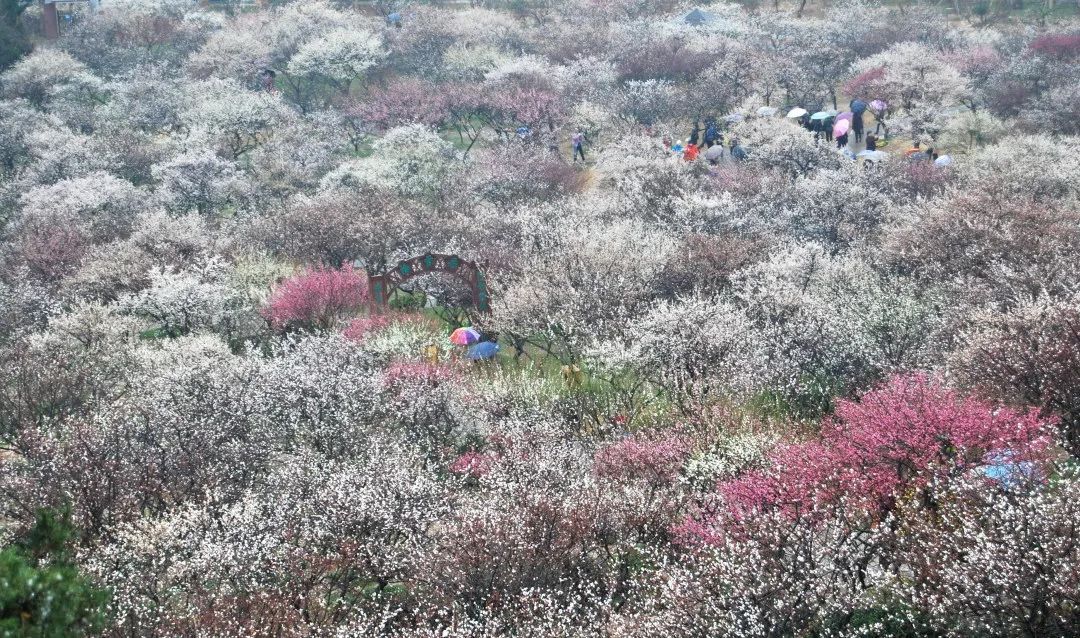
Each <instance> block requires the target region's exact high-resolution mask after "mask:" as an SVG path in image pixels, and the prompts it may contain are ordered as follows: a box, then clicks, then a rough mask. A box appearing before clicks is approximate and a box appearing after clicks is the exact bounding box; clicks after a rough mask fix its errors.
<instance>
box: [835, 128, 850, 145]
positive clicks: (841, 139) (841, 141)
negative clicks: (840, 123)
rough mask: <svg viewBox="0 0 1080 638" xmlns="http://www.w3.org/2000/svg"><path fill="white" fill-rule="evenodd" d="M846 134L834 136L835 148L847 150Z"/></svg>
mask: <svg viewBox="0 0 1080 638" xmlns="http://www.w3.org/2000/svg"><path fill="white" fill-rule="evenodd" d="M847 143H848V134H847V131H845V132H844V134H843V135H837V136H836V148H847Z"/></svg>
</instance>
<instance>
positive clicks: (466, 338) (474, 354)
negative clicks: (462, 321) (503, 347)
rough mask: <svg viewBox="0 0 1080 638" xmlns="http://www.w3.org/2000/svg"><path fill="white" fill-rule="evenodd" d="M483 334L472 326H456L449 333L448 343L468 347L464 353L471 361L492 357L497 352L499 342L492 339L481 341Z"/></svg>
mask: <svg viewBox="0 0 1080 638" xmlns="http://www.w3.org/2000/svg"><path fill="white" fill-rule="evenodd" d="M481 339H483V335H482V334H480V332H478V331H477V330H476V329H474V328H469V327H466V328H458V329H457V330H455V331H453V332H452V333H450V343H452V344H454V345H455V346H465V347H467V348H468V351H467V354H466V355H465V356H466V357H468V358H469V359H471V360H473V361H480V360H483V359H491V358H494V357H495V355H496V354H498V352H499V344H497V343H495V342H494V341H481Z"/></svg>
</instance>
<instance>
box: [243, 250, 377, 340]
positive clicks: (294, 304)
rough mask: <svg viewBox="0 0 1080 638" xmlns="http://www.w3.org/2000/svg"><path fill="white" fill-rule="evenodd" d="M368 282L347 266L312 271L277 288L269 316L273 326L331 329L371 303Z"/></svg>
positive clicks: (267, 309)
mask: <svg viewBox="0 0 1080 638" xmlns="http://www.w3.org/2000/svg"><path fill="white" fill-rule="evenodd" d="M367 298H368V291H367V279H366V277H365V276H364V273H363V272H362V271H358V270H354V269H353V267H352V266H350V265H348V264H346V265H343V266H342V267H341V268H340V269H338V270H334V269H330V268H318V267H316V268H311V269H308V270H307V271H305V272H303V273H301V274H299V275H296V276H294V277H290V278H289V279H286V280H285V281H283V282H282V283H281V284H279V285H278V286H277V288H275V289H274V292H273V294H272V295H271V296H270V300H269V302H268V303H267V305H266V307H265V308H264V309H263V316H265V317H266V318H267V319H268V320H269V321H270V324H271V325H272V326H274V327H275V328H277V329H279V330H280V329H284V328H287V327H289V326H300V327H304V328H318V329H324V330H325V329H329V328H330V327H331V326H333V325H334V324H335V323H336V322H337V321H338V320H339V319H340V318H342V317H343V316H346V315H348V314H350V313H353V312H356V311H358V310H360V309H361V308H363V307H364V304H366V303H367Z"/></svg>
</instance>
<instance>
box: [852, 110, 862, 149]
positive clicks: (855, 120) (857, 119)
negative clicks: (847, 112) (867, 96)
mask: <svg viewBox="0 0 1080 638" xmlns="http://www.w3.org/2000/svg"><path fill="white" fill-rule="evenodd" d="M862 116H863V114H862V113H852V118H851V130H852V132H854V133H855V141H856V142H861V141H862V136H863V121H862Z"/></svg>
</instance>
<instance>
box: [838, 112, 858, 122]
mask: <svg viewBox="0 0 1080 638" xmlns="http://www.w3.org/2000/svg"><path fill="white" fill-rule="evenodd" d="M853 119H855V114H854V113H852V112H851V111H844V112H843V113H841V114H840V115H837V116H836V121H837V122H839V121H840V120H853Z"/></svg>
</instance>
